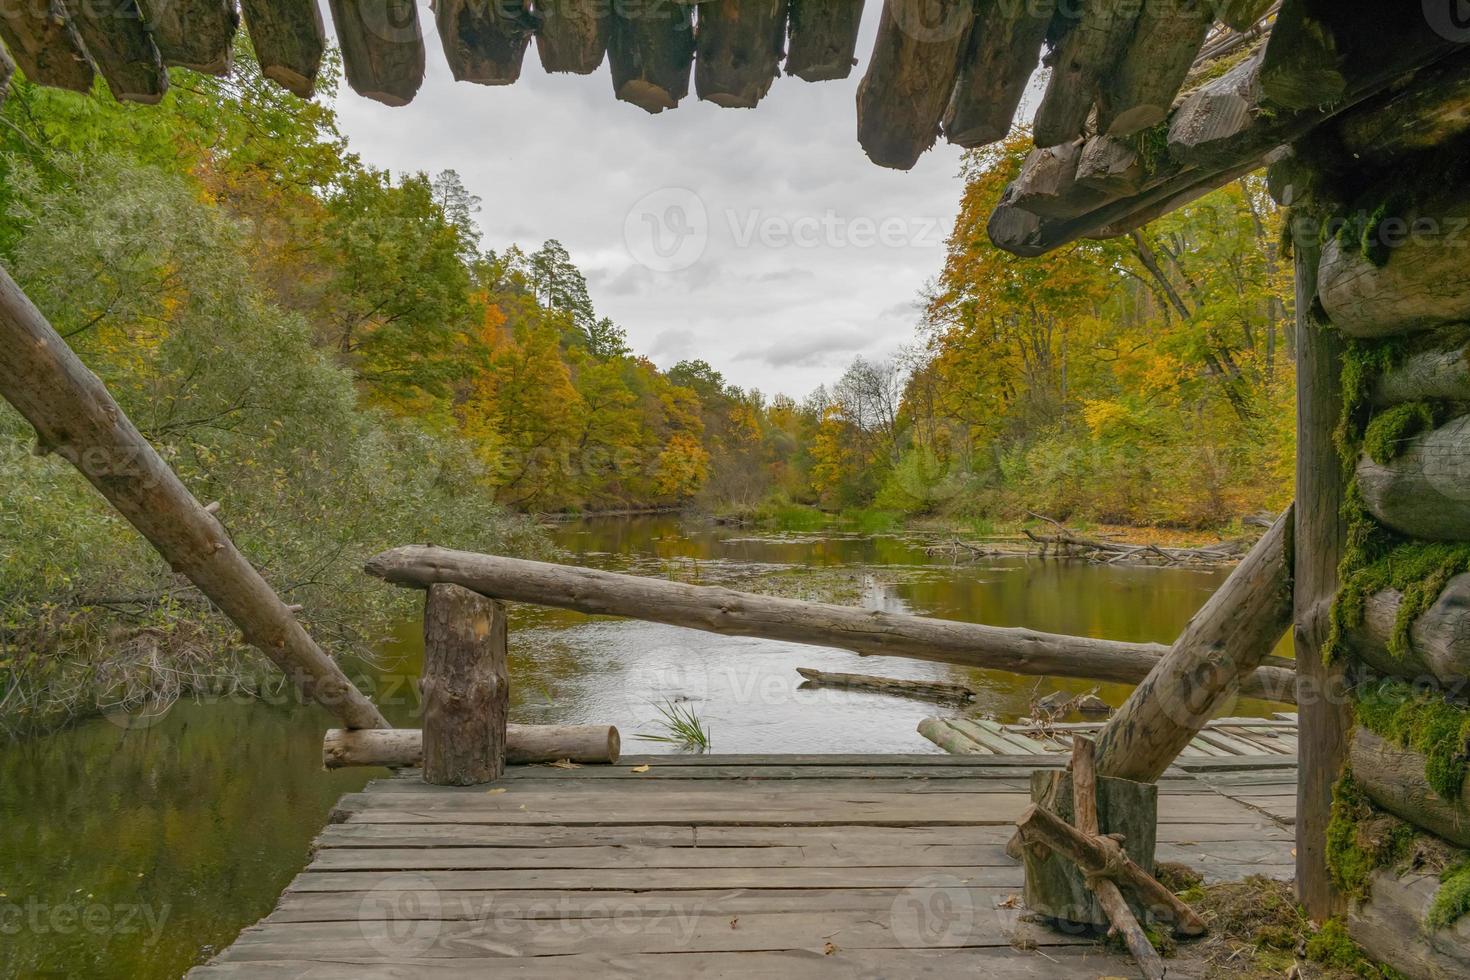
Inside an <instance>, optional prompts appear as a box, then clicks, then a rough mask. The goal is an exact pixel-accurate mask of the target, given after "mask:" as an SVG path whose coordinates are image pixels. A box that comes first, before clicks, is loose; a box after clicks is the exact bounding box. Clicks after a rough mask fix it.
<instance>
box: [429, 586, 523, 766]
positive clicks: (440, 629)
mask: <svg viewBox="0 0 1470 980" xmlns="http://www.w3.org/2000/svg"><path fill="white" fill-rule="evenodd" d="M423 697H424V741H423V745H424V750H423V751H424V782H426V783H433V784H435V785H440V786H472V785H475V784H477V783H488V782H490V781H491V780H493V779H495V778H497V777H498V776H500V775H501V774H502V773H503V772H504V771H505V729H506V719H507V717H508V716H509V712H510V681H509V678H508V676H507V673H506V649H505V607H504V606H502V605H501V604H500V603H498V602H496V601H495V600H494V599H487V598H486V597H485V596H482V595H479V594H477V593H474V592H471V591H470V590H468V589H464V588H460V587H459V586H457V585H433V586H430V587H429V590H428V597H427V599H426V600H425V603H424V671H423Z"/></svg>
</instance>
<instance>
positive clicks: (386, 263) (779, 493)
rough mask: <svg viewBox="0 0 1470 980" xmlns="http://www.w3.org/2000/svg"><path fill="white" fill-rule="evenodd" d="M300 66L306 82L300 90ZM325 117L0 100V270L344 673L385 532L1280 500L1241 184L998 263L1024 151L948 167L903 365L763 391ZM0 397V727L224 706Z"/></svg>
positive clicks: (963, 514) (206, 613) (136, 569)
mask: <svg viewBox="0 0 1470 980" xmlns="http://www.w3.org/2000/svg"><path fill="white" fill-rule="evenodd" d="M337 74H338V71H337V65H336V64H335V63H334V62H333V61H332V60H331V59H329V64H328V65H327V68H326V70H325V71H324V74H323V81H322V85H321V88H323V89H324V90H325V91H327V92H330V90H331V89H332V87H333V85H334V82H335V79H336V77H337ZM329 101H330V100H329V99H328V100H327V101H325V102H315V103H307V102H302V101H300V100H298V99H296V98H295V97H293V96H290V95H288V94H285V93H283V92H282V91H280V90H279V89H278V88H276V87H275V86H273V85H270V84H267V83H265V82H264V81H263V80H262V78H261V77H260V75H259V71H258V69H257V67H256V65H255V63H254V60H253V57H252V55H251V52H250V51H249V49H248V45H247V43H246V42H245V41H243V40H242V41H241V42H240V45H239V50H238V51H237V59H236V66H235V68H234V69H233V70H232V72H231V73H230V74H229V75H228V76H227V77H224V78H214V77H206V76H201V75H197V74H193V73H191V72H187V71H182V70H178V71H176V72H175V73H174V82H173V84H172V86H171V88H170V91H169V94H168V95H167V97H166V98H165V99H164V101H163V103H162V105H160V106H157V107H139V106H133V105H125V104H119V103H117V102H114V101H113V100H112V99H111V98H110V97H109V96H107V95H106V94H101V93H99V94H95V95H93V96H91V97H85V96H79V95H76V94H73V93H69V92H61V91H55V90H49V89H42V88H38V87H35V86H33V85H30V84H28V83H27V82H26V81H25V80H24V79H21V78H17V79H15V80H14V82H13V83H12V88H11V92H10V95H9V97H8V99H7V100H6V101H5V103H4V106H3V109H0V258H3V261H4V263H5V265H6V267H7V268H8V269H9V270H10V271H11V272H12V274H13V275H14V276H15V278H16V279H17V280H18V281H19V282H20V284H21V285H22V286H23V287H24V288H25V289H26V291H27V292H28V293H29V295H30V296H31V297H32V298H33V299H34V300H35V302H36V303H37V305H38V306H39V307H40V308H41V309H42V311H43V312H44V313H45V314H46V315H47V316H48V317H49V318H50V319H51V322H52V323H53V324H54V325H55V326H56V328H57V330H58V331H60V332H61V333H62V335H63V336H64V337H65V338H66V339H67V342H68V343H70V344H71V345H72V346H73V347H74V348H75V349H76V351H77V352H78V354H79V355H80V356H81V357H82V358H83V360H84V361H85V362H86V363H87V364H88V365H89V366H90V367H91V368H92V369H93V370H94V371H96V372H97V373H98V375H99V376H101V377H102V379H103V380H104V381H105V382H106V383H107V384H108V386H109V387H110V388H111V390H112V391H113V392H114V394H115V395H116V397H117V399H118V401H119V402H120V403H121V404H122V406H123V408H124V409H125V410H126V411H127V412H128V414H129V415H130V416H131V417H132V419H133V420H134V421H135V423H136V424H137V425H138V427H139V428H140V429H141V430H142V431H143V433H144V434H145V435H146V436H147V437H148V438H149V439H150V440H151V441H152V442H153V444H154V445H155V446H156V447H157V448H158V449H159V451H160V452H161V453H162V454H163V455H164V456H165V457H166V458H167V459H168V460H169V462H170V463H171V464H172V465H173V466H174V467H175V468H176V469H177V470H178V471H179V473H180V474H181V475H182V477H183V478H184V480H185V482H186V483H187V484H188V485H189V486H190V487H191V489H193V490H194V492H195V493H196V495H198V496H199V497H200V498H201V499H204V500H211V501H215V500H217V501H219V502H220V505H221V506H220V515H221V518H222V520H223V521H224V522H225V524H226V525H227V527H228V528H229V530H230V532H231V534H232V535H233V536H234V537H235V539H236V540H237V541H238V542H239V544H240V546H241V547H242V549H243V550H244V552H245V553H246V554H248V555H250V556H251V558H252V559H253V560H254V561H255V562H257V563H258V564H259V565H260V566H261V568H262V569H263V571H264V572H265V573H266V575H267V576H268V578H269V579H270V580H271V582H272V583H273V584H275V585H276V586H277V588H278V589H279V590H280V591H281V592H282V594H283V595H284V596H285V598H286V600H287V601H288V602H293V603H299V604H300V605H302V607H303V613H302V616H303V619H304V620H305V621H306V623H307V625H308V628H309V629H311V630H312V632H313V633H314V634H315V635H317V636H318V637H320V638H321V639H322V640H323V642H325V643H326V644H327V645H329V646H330V647H331V648H332V649H333V650H334V651H335V652H338V653H341V652H345V651H348V650H351V649H355V648H363V647H364V646H365V645H366V644H367V643H368V642H369V641H371V640H372V639H373V638H374V637H376V636H377V635H379V633H380V632H381V630H382V629H383V627H384V626H385V624H387V623H388V622H390V621H391V620H392V619H393V618H394V617H397V616H399V615H401V613H402V610H403V608H404V607H403V606H402V605H397V604H395V603H402V602H404V601H406V600H405V599H403V598H402V597H398V598H396V599H395V598H394V597H391V596H385V595H384V590H378V589H364V588H361V587H360V586H361V584H362V582H361V575H360V571H359V569H360V565H361V561H362V559H363V558H365V557H366V556H368V555H370V554H372V553H374V552H376V551H378V550H381V549H383V548H386V547H390V546H393V545H397V544H402V543H404V542H409V541H433V542H435V543H439V544H446V545H452V546H456V547H463V548H469V549H477V550H492V551H497V552H500V553H512V554H544V553H546V551H547V546H546V544H545V541H544V538H543V537H542V536H541V535H540V534H539V533H538V532H537V530H536V529H535V526H534V523H533V521H531V520H529V519H528V518H527V517H525V516H522V515H533V514H538V513H545V512H552V511H598V510H608V509H621V508H638V507H669V506H688V505H691V504H692V505H695V506H699V507H702V508H704V509H707V510H711V511H734V512H741V513H756V514H758V513H761V512H766V513H773V512H780V511H784V510H789V509H791V508H798V507H800V508H822V509H825V510H832V511H836V510H844V509H849V508H880V509H884V510H889V511H894V512H901V513H904V514H923V515H934V514H938V515H947V516H953V517H956V518H986V519H988V518H995V517H1001V518H1007V517H1014V516H1017V515H1019V514H1022V513H1024V511H1026V510H1038V511H1045V512H1047V513H1049V514H1050V515H1052V516H1055V517H1059V518H1073V519H1076V518H1085V519H1093V520H1111V521H1133V522H1144V523H1157V522H1167V523H1174V524H1182V525H1196V526H1203V525H1212V524H1219V523H1222V522H1226V521H1229V520H1230V519H1231V518H1232V517H1234V516H1236V515H1238V514H1240V513H1242V512H1244V511H1247V510H1258V509H1261V508H1263V507H1274V506H1277V505H1278V504H1281V503H1282V502H1284V500H1285V498H1286V497H1287V496H1289V492H1290V491H1289V486H1290V472H1289V470H1290V461H1291V453H1292V446H1291V439H1292V426H1291V425H1290V424H1289V413H1290V406H1291V400H1292V384H1293V382H1292V367H1291V365H1292V358H1291V355H1290V346H1291V335H1290V316H1289V312H1290V311H1289V309H1288V304H1289V297H1288V294H1287V290H1286V283H1287V278H1288V277H1287V270H1286V269H1285V268H1284V265H1283V260H1282V256H1281V254H1280V246H1279V243H1278V242H1277V241H1276V238H1275V234H1274V228H1275V227H1276V226H1277V224H1278V223H1279V222H1278V220H1277V218H1276V216H1275V215H1274V214H1273V213H1272V205H1271V204H1270V202H1269V200H1268V199H1267V198H1266V196H1265V194H1264V192H1263V188H1262V187H1261V185H1260V182H1259V181H1258V180H1256V179H1255V178H1246V179H1244V180H1242V181H1241V182H1239V183H1238V184H1235V185H1232V186H1230V187H1227V188H1225V189H1223V190H1221V191H1218V192H1216V193H1214V194H1212V195H1209V196H1208V197H1205V198H1202V199H1201V200H1199V201H1198V202H1195V203H1194V204H1192V205H1189V206H1187V207H1185V208H1183V209H1181V210H1180V211H1178V212H1176V213H1175V214H1173V215H1171V216H1170V217H1168V218H1166V219H1163V220H1162V221H1160V222H1157V223H1155V224H1154V225H1150V226H1149V227H1147V228H1146V229H1143V230H1142V231H1141V232H1135V233H1133V234H1132V235H1130V236H1128V237H1124V238H1120V239H1115V240H1112V241H1107V242H1081V243H1078V244H1076V245H1073V246H1070V247H1068V248H1066V249H1063V250H1061V251H1060V252H1059V253H1057V254H1056V255H1054V256H1052V257H1049V258H1047V259H1045V260H1040V261H1037V260H1019V259H1015V258H1013V257H1010V256H1008V255H1005V254H1003V253H1000V252H998V251H997V250H995V249H994V248H992V247H991V246H990V245H989V244H988V241H987V239H986V237H985V233H984V223H985V219H986V217H987V215H988V212H989V208H990V206H991V204H992V203H993V202H994V200H995V199H996V197H997V196H998V194H999V191H1000V189H1001V188H1002V187H1003V186H1004V183H1005V182H1006V181H1007V180H1008V179H1009V178H1010V177H1011V176H1012V175H1013V174H1014V172H1015V171H1016V169H1017V168H1018V166H1019V163H1020V160H1021V159H1022V157H1023V155H1024V152H1025V143H1026V139H1025V137H1024V136H1022V135H1018V136H1017V137H1016V138H1015V139H1013V140H1012V141H1010V142H1009V143H1007V144H1005V145H1003V146H1001V147H998V148H996V149H993V150H989V151H981V152H973V153H971V154H969V155H967V157H966V158H965V164H964V167H965V171H964V175H963V176H964V178H965V191H964V198H963V202H962V207H961V211H960V215H959V218H958V220H957V222H956V226H955V228H954V232H953V235H952V237H951V239H950V242H949V251H948V255H947V259H946V262H945V265H944V268H943V270H942V272H941V273H940V274H939V276H938V278H937V279H936V280H935V281H934V282H933V283H932V285H931V288H930V289H929V291H928V294H927V296H926V297H925V304H926V305H925V308H924V311H923V314H922V323H921V325H920V328H919V331H918V333H917V335H916V336H915V337H913V338H912V342H911V343H909V344H908V345H907V346H906V347H905V348H904V349H903V351H902V352H901V353H900V354H899V355H897V356H895V357H894V358H892V359H889V360H883V361H872V360H863V359H858V360H856V361H854V362H853V364H852V365H851V366H850V368H849V369H848V370H847V371H846V372H845V373H843V374H842V375H841V377H840V378H835V379H834V381H833V383H832V384H830V385H828V386H824V387H823V388H821V389H819V390H818V391H816V392H815V393H812V394H810V395H809V396H807V397H805V398H803V399H802V400H800V401H798V400H796V399H793V398H791V397H787V396H785V395H773V396H767V395H765V394H762V393H761V392H758V391H754V390H747V389H741V388H739V387H736V386H734V385H731V384H729V383H728V382H727V381H726V380H725V379H724V378H723V377H722V376H721V375H720V373H719V371H718V370H717V369H716V368H715V367H713V366H711V365H710V364H708V363H706V362H705V361H701V360H695V361H687V362H682V363H679V364H677V365H673V366H671V367H669V368H667V369H660V368H659V367H657V366H656V365H655V364H653V362H651V361H650V360H649V359H647V358H646V357H642V356H640V355H639V354H637V353H636V352H635V351H633V350H631V349H630V347H629V345H628V342H627V338H626V334H625V332H624V331H623V330H622V329H621V328H620V327H619V326H618V325H616V324H615V323H613V322H612V321H611V320H610V319H609V318H608V317H607V316H605V315H602V314H600V313H599V312H598V311H597V309H596V308H595V306H594V303H593V300H592V297H591V296H590V294H589V290H588V287H587V281H586V279H585V278H584V276H583V274H582V273H581V271H580V270H579V269H578V268H577V266H576V264H575V262H574V261H573V258H572V256H570V255H569V254H568V253H567V251H566V249H565V248H563V247H562V246H561V245H560V244H559V243H558V242H557V241H556V240H555V237H554V234H553V233H554V231H555V230H554V229H547V233H548V234H547V239H546V240H545V241H544V242H542V243H540V244H534V243H527V244H526V245H525V247H524V248H521V247H509V248H505V249H503V250H500V251H493V250H489V249H487V248H485V247H484V244H483V242H482V241H481V239H480V233H479V230H478V229H479V227H480V226H481V225H482V224H483V225H485V226H492V225H493V222H494V221H495V215H494V214H482V213H480V209H479V202H478V200H477V199H476V198H475V197H474V196H473V195H471V194H470V193H469V192H468V191H467V190H466V189H465V187H464V186H463V185H462V183H461V182H460V180H459V178H458V177H457V176H456V175H455V174H454V173H453V172H447V171H446V172H442V173H437V174H426V173H414V174H390V173H387V172H385V171H382V170H379V169H377V168H375V167H373V166H371V165H369V164H367V163H365V162H364V161H362V160H361V159H360V158H359V157H357V156H356V155H355V154H354V153H353V152H352V151H351V148H350V147H349V146H348V145H347V142H346V140H345V139H344V137H343V136H342V135H341V133H340V132H339V130H338V128H337V123H336V119H335V116H334V114H333V111H332V109H331V107H330V104H329ZM34 450H35V447H34V434H33V433H32V432H31V430H30V429H29V427H28V426H27V425H26V424H25V423H24V421H23V420H22V419H20V418H19V416H18V415H16V413H15V412H13V411H12V410H11V409H10V408H9V407H8V406H4V405H0V725H4V726H7V727H10V728H13V729H14V728H25V727H28V726H31V725H35V724H44V723H50V722H51V721H54V720H55V719H58V718H64V717H67V716H70V715H74V714H77V713H81V712H85V711H89V710H95V708H96V707H97V706H98V705H101V706H103V707H107V706H109V705H111V706H121V707H124V708H126V707H128V706H131V705H135V704H137V703H139V702H141V701H145V700H147V699H149V698H154V697H160V696H161V697H163V698H165V699H166V698H168V697H171V696H173V695H175V694H177V693H178V692H180V691H183V690H188V689H195V690H198V689H200V688H206V689H211V690H215V691H217V692H225V693H228V692H230V691H232V690H234V689H236V688H243V689H247V690H248V689H249V688H250V687H251V685H252V684H253V680H252V677H253V676H254V674H253V671H252V669H251V668H252V664H253V663H254V661H253V658H252V655H251V654H250V653H249V651H247V650H245V649H243V648H242V647H241V646H240V645H239V641H238V635H237V634H236V633H235V632H234V631H233V630H232V629H230V628H228V625H227V624H226V623H224V622H223V621H222V620H221V619H220V618H219V617H218V616H217V615H214V614H213V613H212V611H211V610H209V609H208V608H207V606H206V605H205V604H204V603H203V601H202V600H201V599H200V597H199V596H198V595H197V593H195V592H193V590H191V589H189V588H188V587H187V583H183V582H181V581H180V580H179V579H178V578H177V577H176V576H174V575H172V573H171V572H170V571H169V569H168V568H167V567H166V566H165V565H164V564H163V563H162V562H161V561H160V560H159V559H158V558H157V556H156V555H154V554H153V553H152V552H151V551H150V549H149V548H148V547H147V546H146V544H145V543H144V542H143V541H142V540H141V539H140V538H139V537H138V536H137V535H136V534H135V533H134V532H132V530H131V529H130V528H128V527H127V526H126V525H125V524H124V523H123V522H122V521H121V520H120V519H119V518H118V517H117V516H116V515H115V514H113V513H112V512H111V511H110V510H109V509H108V507H107V506H106V505H105V504H104V502H103V501H102V500H101V499H100V497H98V496H97V495H96V494H95V493H94V492H93V491H92V490H91V489H90V487H89V486H87V485H86V484H85V483H84V482H83V481H82V480H81V479H80V478H79V477H78V476H77V474H76V473H75V472H74V471H72V470H71V469H70V468H69V467H68V466H67V465H66V464H65V463H63V462H61V461H59V460H56V459H55V458H51V457H38V456H37V455H36V454H35V452H34Z"/></svg>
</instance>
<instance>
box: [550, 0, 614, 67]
mask: <svg viewBox="0 0 1470 980" xmlns="http://www.w3.org/2000/svg"><path fill="white" fill-rule="evenodd" d="M538 13H539V14H540V18H541V19H540V24H539V25H538V27H537V29H536V54H537V55H538V56H539V57H540V59H541V67H542V68H543V69H545V70H546V71H549V72H571V73H573V74H576V75H590V74H591V73H592V72H594V71H596V70H597V69H598V67H600V66H601V65H602V59H603V58H604V57H605V56H606V55H607V37H608V33H609V32H610V31H611V30H612V4H611V3H608V2H607V0H557V2H555V3H552V4H549V5H548V6H547V9H546V10H543V11H538Z"/></svg>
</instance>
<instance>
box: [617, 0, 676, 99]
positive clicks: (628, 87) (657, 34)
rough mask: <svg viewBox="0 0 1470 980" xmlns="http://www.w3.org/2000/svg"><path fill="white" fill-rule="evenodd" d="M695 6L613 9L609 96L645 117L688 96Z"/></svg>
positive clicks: (655, 2) (656, 0) (651, 1)
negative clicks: (625, 103)
mask: <svg viewBox="0 0 1470 980" xmlns="http://www.w3.org/2000/svg"><path fill="white" fill-rule="evenodd" d="M693 12H694V6H693V5H692V4H683V3H676V2H674V0H647V2H646V3H641V4H634V5H626V4H613V15H612V32H611V33H610V34H609V35H608V41H607V57H608V61H609V63H610V64H611V66H612V79H613V92H614V93H615V94H616V95H617V97H618V98H619V99H621V100H622V101H624V102H631V103H633V104H634V105H636V106H637V107H638V108H640V109H643V110H644V111H645V112H652V113H658V112H663V111H664V110H665V109H673V108H675V107H676V106H678V104H679V100H680V99H682V98H684V96H686V95H688V94H689V73H690V70H691V67H692V65H693V62H694V15H693Z"/></svg>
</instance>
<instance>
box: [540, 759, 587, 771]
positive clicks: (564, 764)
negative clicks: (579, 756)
mask: <svg viewBox="0 0 1470 980" xmlns="http://www.w3.org/2000/svg"><path fill="white" fill-rule="evenodd" d="M547 765H548V766H550V767H551V768H553V769H581V768H582V767H581V766H579V765H577V764H576V763H575V762H573V761H572V760H571V759H557V760H556V761H555V762H548V763H547Z"/></svg>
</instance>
